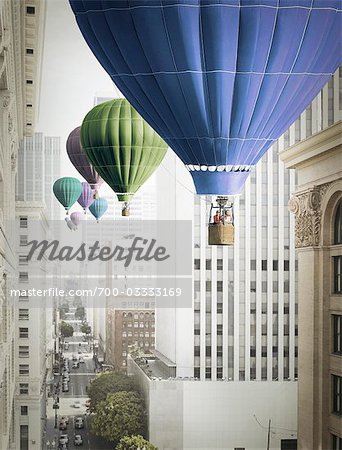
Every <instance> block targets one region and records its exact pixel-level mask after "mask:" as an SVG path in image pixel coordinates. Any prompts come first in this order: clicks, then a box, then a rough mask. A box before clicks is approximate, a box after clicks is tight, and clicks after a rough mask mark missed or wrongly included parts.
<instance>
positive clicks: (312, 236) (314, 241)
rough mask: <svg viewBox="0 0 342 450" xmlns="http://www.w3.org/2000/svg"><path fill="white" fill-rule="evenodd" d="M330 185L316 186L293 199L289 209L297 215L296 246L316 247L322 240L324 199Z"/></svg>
mask: <svg viewBox="0 0 342 450" xmlns="http://www.w3.org/2000/svg"><path fill="white" fill-rule="evenodd" d="M329 185H330V183H326V184H322V185H321V186H314V187H313V188H312V189H308V190H307V191H304V192H299V193H298V194H295V195H294V196H293V197H291V199H290V201H289V203H288V208H289V211H290V212H291V213H293V214H294V215H295V218H296V225H295V235H296V236H295V246H296V248H302V247H315V246H317V245H319V243H320V239H321V218H322V210H321V205H322V199H323V197H324V194H325V192H326V191H327V189H328V187H329Z"/></svg>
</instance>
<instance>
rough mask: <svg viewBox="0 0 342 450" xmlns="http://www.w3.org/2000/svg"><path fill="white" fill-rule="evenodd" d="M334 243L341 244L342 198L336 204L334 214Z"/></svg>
mask: <svg viewBox="0 0 342 450" xmlns="http://www.w3.org/2000/svg"><path fill="white" fill-rule="evenodd" d="M334 244H342V199H341V200H340V202H339V204H338V206H337V210H336V214H335V222H334Z"/></svg>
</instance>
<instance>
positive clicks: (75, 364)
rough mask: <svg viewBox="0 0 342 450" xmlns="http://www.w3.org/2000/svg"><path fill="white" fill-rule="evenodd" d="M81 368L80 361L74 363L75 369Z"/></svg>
mask: <svg viewBox="0 0 342 450" xmlns="http://www.w3.org/2000/svg"><path fill="white" fill-rule="evenodd" d="M79 367H80V363H79V362H78V361H77V362H74V364H73V365H72V368H73V369H78V368H79Z"/></svg>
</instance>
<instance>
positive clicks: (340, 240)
mask: <svg viewBox="0 0 342 450" xmlns="http://www.w3.org/2000/svg"><path fill="white" fill-rule="evenodd" d="M280 157H281V158H282V159H283V161H284V162H285V165H286V167H288V168H293V169H296V174H297V188H296V191H295V193H294V194H293V196H292V198H291V199H290V202H289V209H290V211H291V212H292V213H293V214H294V216H295V221H296V225H295V246H296V249H297V255H298V305H299V309H298V328H299V336H298V352H299V369H298V449H300V450H308V449H310V450H318V449H332V450H338V449H341V448H342V349H341V342H342V341H341V339H342V337H341V336H342V335H341V327H342V301H341V300H342V289H341V275H342V270H341V267H342V236H341V233H342V229H341V227H342V123H341V121H336V122H335V123H334V124H332V125H330V126H329V127H326V128H323V129H322V130H321V131H319V132H318V133H315V134H313V135H312V136H310V137H308V138H307V139H305V140H303V141H301V142H299V143H297V144H296V145H294V146H291V147H289V148H288V149H287V150H285V151H284V152H282V153H281V154H280Z"/></svg>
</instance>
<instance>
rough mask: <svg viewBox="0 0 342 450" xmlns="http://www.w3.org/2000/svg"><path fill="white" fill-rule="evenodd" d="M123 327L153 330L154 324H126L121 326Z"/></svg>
mask: <svg viewBox="0 0 342 450" xmlns="http://www.w3.org/2000/svg"><path fill="white" fill-rule="evenodd" d="M123 326H124V327H128V328H132V327H134V328H149V327H151V328H154V327H155V324H154V322H134V323H132V322H127V323H124V324H123Z"/></svg>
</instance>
